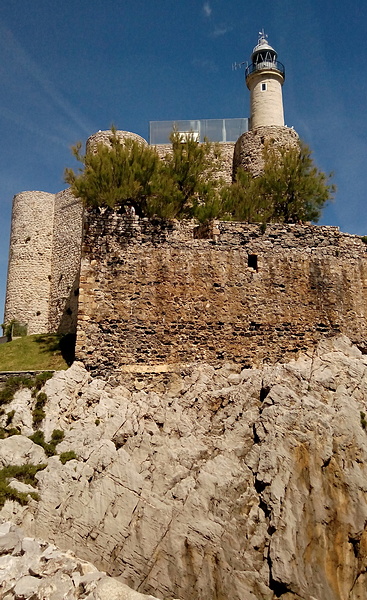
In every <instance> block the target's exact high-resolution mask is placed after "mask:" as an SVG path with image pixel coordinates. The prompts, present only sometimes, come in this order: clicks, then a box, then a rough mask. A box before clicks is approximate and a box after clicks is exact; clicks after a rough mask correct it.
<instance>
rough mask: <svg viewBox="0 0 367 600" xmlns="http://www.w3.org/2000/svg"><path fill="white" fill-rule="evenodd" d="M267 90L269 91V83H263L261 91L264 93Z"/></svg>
mask: <svg viewBox="0 0 367 600" xmlns="http://www.w3.org/2000/svg"><path fill="white" fill-rule="evenodd" d="M267 89H268V84H267V83H262V84H261V91H262V92H266V90H267Z"/></svg>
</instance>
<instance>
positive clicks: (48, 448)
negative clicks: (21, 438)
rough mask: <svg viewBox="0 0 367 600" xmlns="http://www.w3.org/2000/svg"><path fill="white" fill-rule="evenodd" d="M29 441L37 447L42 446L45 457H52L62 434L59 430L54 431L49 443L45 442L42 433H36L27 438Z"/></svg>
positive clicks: (62, 436)
mask: <svg viewBox="0 0 367 600" xmlns="http://www.w3.org/2000/svg"><path fill="white" fill-rule="evenodd" d="M29 439H30V440H32V442H34V443H35V444H37V445H38V446H42V448H43V449H44V451H45V453H46V456H54V455H55V454H56V446H57V444H59V443H60V442H62V440H63V439H64V432H63V431H61V430H60V429H54V430H53V432H52V435H51V440H50V442H46V441H45V436H44V433H43V432H42V431H36V432H35V433H33V434H32V435H30V436H29Z"/></svg>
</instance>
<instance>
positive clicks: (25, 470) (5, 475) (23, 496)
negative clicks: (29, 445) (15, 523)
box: [0, 464, 47, 508]
mask: <svg viewBox="0 0 367 600" xmlns="http://www.w3.org/2000/svg"><path fill="white" fill-rule="evenodd" d="M46 466H47V465H45V464H41V465H11V466H9V467H4V468H3V469H0V508H2V507H3V506H4V504H5V501H6V500H14V501H16V502H19V504H22V505H25V504H27V502H28V499H29V496H31V497H32V498H33V499H34V500H38V499H39V496H38V494H37V493H36V492H31V493H30V494H28V493H24V492H17V490H15V489H13V488H12V487H11V483H9V480H10V479H17V480H18V481H21V482H23V483H26V484H28V485H31V486H33V487H34V488H35V487H36V486H37V480H36V474H37V473H38V471H42V469H45V468H46Z"/></svg>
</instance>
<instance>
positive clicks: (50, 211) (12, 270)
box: [4, 190, 83, 335]
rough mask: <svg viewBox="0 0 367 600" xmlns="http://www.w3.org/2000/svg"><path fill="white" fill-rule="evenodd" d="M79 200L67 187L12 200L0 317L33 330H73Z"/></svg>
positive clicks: (75, 317) (48, 331)
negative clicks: (2, 311) (10, 226)
mask: <svg viewBox="0 0 367 600" xmlns="http://www.w3.org/2000/svg"><path fill="white" fill-rule="evenodd" d="M82 212H83V209H82V204H81V202H79V201H78V200H76V199H75V198H74V196H73V195H72V194H71V192H70V191H69V190H64V191H63V192H60V193H59V194H56V195H55V194H47V193H45V192H22V193H21V194H18V195H17V196H15V198H14V201H13V212H12V228H11V235H10V251H9V266H8V279H7V291H6V300H5V315H4V321H5V323H8V322H9V321H11V320H13V319H15V320H17V321H19V322H20V323H22V324H26V325H27V333H28V335H32V334H35V333H50V332H59V333H75V331H76V321H77V305H78V293H79V290H78V288H79V270H80V257H81V241H82V239H81V238H82Z"/></svg>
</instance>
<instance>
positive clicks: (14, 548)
mask: <svg viewBox="0 0 367 600" xmlns="http://www.w3.org/2000/svg"><path fill="white" fill-rule="evenodd" d="M0 594H1V595H0V597H1V598H2V599H4V600H5V599H7V600H11V599H14V600H27V599H29V600H30V599H31V600H74V599H75V600H77V599H85V600H157V599H155V598H154V597H153V596H146V595H144V594H140V593H139V592H135V591H134V590H132V589H131V588H129V587H128V586H127V585H125V584H124V583H121V582H120V581H118V580H116V579H112V578H111V577H108V576H106V573H103V572H100V571H98V570H97V569H96V568H95V567H94V566H93V565H92V564H90V563H87V562H85V561H83V560H80V559H79V558H77V557H76V556H75V555H74V554H73V553H72V552H61V551H60V550H58V548H56V546H54V545H52V544H48V543H47V542H43V541H40V540H34V539H32V538H28V537H24V533H23V531H22V530H21V529H19V528H18V527H15V526H14V525H12V524H11V523H5V524H4V525H3V527H2V531H0Z"/></svg>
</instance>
